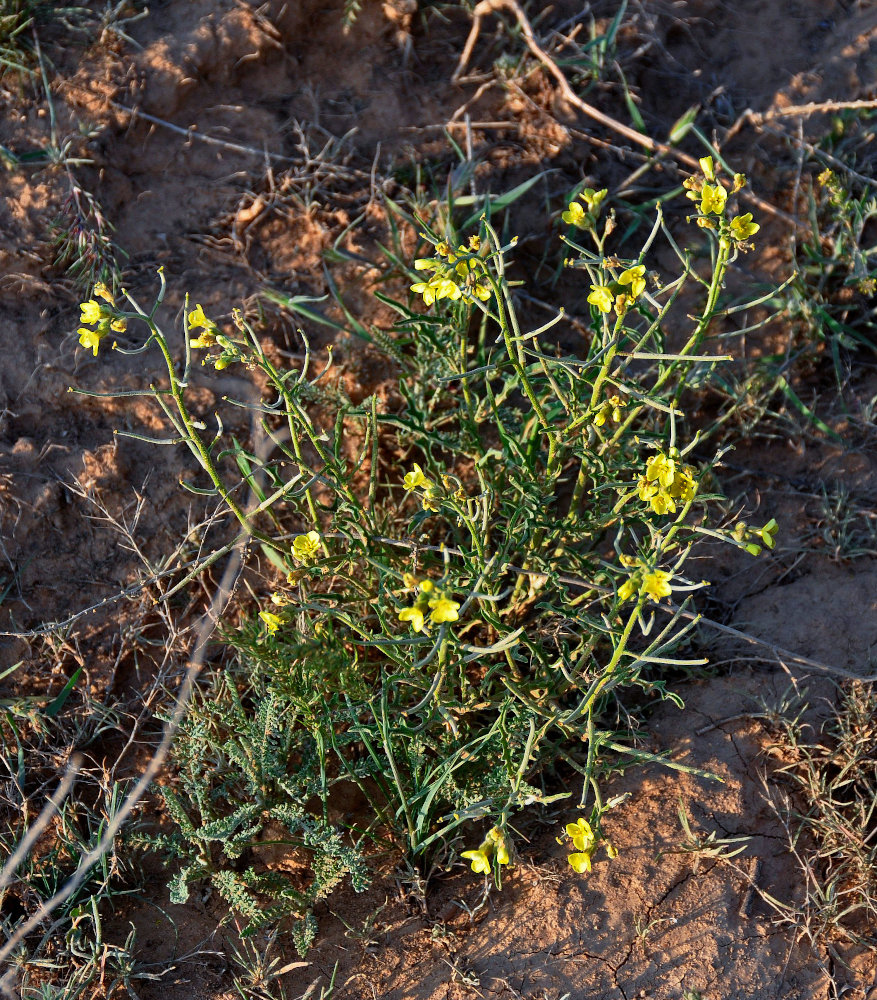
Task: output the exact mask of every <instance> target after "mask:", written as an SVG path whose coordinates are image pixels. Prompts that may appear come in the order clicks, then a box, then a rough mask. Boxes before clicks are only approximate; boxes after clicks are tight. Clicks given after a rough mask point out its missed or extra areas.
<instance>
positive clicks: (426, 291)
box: [411, 274, 441, 306]
mask: <svg viewBox="0 0 877 1000" xmlns="http://www.w3.org/2000/svg"><path fill="white" fill-rule="evenodd" d="M440 280H441V279H440V278H439V277H438V276H437V275H435V274H434V275H433V276H432V277H431V278H430V279H429V281H417V282H415V283H414V284H413V285H412V286H411V291H412V292H414V293H415V294H417V295H422V296H423V301H424V302H425V303H426V304H427V305H428V306H431V305H432V304H433V302H435V300H436V298H437V292H438V289H439V282H440Z"/></svg>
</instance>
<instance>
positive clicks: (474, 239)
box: [469, 236, 481, 253]
mask: <svg viewBox="0 0 877 1000" xmlns="http://www.w3.org/2000/svg"><path fill="white" fill-rule="evenodd" d="M469 249H470V250H471V251H472V253H478V251H479V250H480V249H481V237H480V236H470V237H469Z"/></svg>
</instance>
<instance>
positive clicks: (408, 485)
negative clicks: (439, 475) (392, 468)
mask: <svg viewBox="0 0 877 1000" xmlns="http://www.w3.org/2000/svg"><path fill="white" fill-rule="evenodd" d="M402 484H403V485H404V487H405V489H406V490H416V489H418V488H420V489H427V488H428V487H430V486H432V480H430V479H427V478H426V476H425V475H424V474H423V469H421V468H420V466H419V465H418V464H417V463H416V462H415V463H414V468H413V469H412V470H411V472H406V473H405V478H404V479H403V480H402Z"/></svg>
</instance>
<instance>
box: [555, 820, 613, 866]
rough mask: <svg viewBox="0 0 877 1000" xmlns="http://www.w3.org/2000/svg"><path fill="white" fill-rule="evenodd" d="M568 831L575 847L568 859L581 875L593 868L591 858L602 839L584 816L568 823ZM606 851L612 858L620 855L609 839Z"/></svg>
mask: <svg viewBox="0 0 877 1000" xmlns="http://www.w3.org/2000/svg"><path fill="white" fill-rule="evenodd" d="M566 832H567V835H568V836H569V838H570V839H571V840H572V845H573V847H574V848H575V853H573V854H570V855H569V856H568V857H567V859H566V860H567V861H568V862H569V864H570V867H571V868H572V869H573V870H574V871H576V872H578V873H579V874H580V875H581V873H582V872H589V871H590V870H591V858H592V857H593V856H594V852H595V851H596V850H597V848H598V847H599V846H600V841H599V840H598V838H597V836H596V834H595V833H594V831H593V829H592V827H591V824H590V823H589V822H588V821H587V820H586V819H584V818H583V817H579V819H577V820H576V821H575V823H567V824H566ZM606 853H607V854H608V855H609V857H610V858H617V857H618V851H617V850H616V849H615V847H613V846H612V844H610V843H609V841H608V840H607V841H606Z"/></svg>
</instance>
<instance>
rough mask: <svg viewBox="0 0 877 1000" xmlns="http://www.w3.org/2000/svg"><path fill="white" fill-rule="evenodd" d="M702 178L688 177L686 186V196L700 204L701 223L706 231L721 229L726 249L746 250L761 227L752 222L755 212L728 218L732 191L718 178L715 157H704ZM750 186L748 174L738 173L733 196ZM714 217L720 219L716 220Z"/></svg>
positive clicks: (721, 236) (699, 217)
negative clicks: (729, 196) (751, 237)
mask: <svg viewBox="0 0 877 1000" xmlns="http://www.w3.org/2000/svg"><path fill="white" fill-rule="evenodd" d="M698 163H699V164H700V169H701V174H702V176H697V177H688V178H686V179H685V180H684V181H683V182H682V184H683V187H685V188H687V189H688V190H687V192H686V197H687V198H690V199H691V200H692V201H700V206H699V208H700V214H699V216H698V219H697V224H698V225H699V226H700V227H701V228H703V229H718V231H719V239H720V240H722V241H723V244H724V246H725V247H726V248H727V247H730V245H731V243H732V242H734V243H735V244H736V245H738V246H742V247H743V248H744V249H745V242H746V240H748V239H749V237H750V236H754V235H755V234H756V233H757V232H758V230H759V229H761V226H759V225H758V223H757V222H753V221H752V213H751V212H747V213H746V214H745V215H735V216H734V217H733V218H732V219H730V220H728V219H727V218H725V208H726V206H727V203H728V189H727V188H726V187H725V186H724V184H723V183H722V182H721V180H719V179H718V177H717V176H716V167H715V164H714V163H713V158H712V157H711V156H703V157H701V159H700V160H698ZM745 185H746V177H745V175H744V174H734V183H733V186H732V188H731V194H736V193H737V192H738V191H739V190H740V189H741V188H742V187H745ZM712 216H717V217H718V218H717V219H713V218H712Z"/></svg>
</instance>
